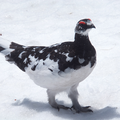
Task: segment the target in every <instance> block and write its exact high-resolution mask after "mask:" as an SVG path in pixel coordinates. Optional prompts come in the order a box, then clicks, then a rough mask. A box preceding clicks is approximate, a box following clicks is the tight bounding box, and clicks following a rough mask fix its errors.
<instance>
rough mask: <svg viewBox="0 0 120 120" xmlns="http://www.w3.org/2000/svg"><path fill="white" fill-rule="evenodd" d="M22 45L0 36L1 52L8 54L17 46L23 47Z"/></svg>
mask: <svg viewBox="0 0 120 120" xmlns="http://www.w3.org/2000/svg"><path fill="white" fill-rule="evenodd" d="M22 47H23V46H22V45H19V44H17V43H14V42H11V41H8V40H6V39H3V38H0V53H2V54H3V55H5V56H6V55H8V54H10V52H12V51H14V50H15V49H17V48H22Z"/></svg>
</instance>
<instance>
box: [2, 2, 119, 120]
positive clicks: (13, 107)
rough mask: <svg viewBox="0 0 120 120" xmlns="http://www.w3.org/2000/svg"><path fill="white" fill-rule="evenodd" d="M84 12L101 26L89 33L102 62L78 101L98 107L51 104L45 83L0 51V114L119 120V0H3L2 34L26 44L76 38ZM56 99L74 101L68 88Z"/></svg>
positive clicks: (23, 118)
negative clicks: (77, 109) (81, 110)
mask: <svg viewBox="0 0 120 120" xmlns="http://www.w3.org/2000/svg"><path fill="white" fill-rule="evenodd" d="M83 18H91V19H92V21H93V23H94V24H95V26H96V29H94V30H92V31H91V32H90V39H91V42H92V43H93V45H94V46H95V47H96V50H97V66H96V68H95V69H94V71H93V72H92V74H91V75H90V76H89V77H88V78H87V79H86V80H85V81H83V82H82V83H80V85H79V87H78V90H79V93H80V97H79V102H80V103H81V104H82V105H90V106H92V109H93V111H94V112H93V113H81V114H74V113H73V112H71V111H70V110H68V111H65V110H60V111H59V112H58V111H57V110H55V109H53V108H51V106H50V105H49V104H48V101H47V94H46V89H43V88H40V87H39V86H37V85H35V84H34V83H33V81H32V80H30V78H29V77H28V76H27V75H26V74H25V73H24V72H22V71H21V70H19V69H18V68H17V67H16V66H15V65H12V64H9V63H8V62H6V61H5V59H4V57H3V56H2V55H0V120H16V119H17V120H120V71H119V70H120V1H119V0H0V33H2V38H5V39H8V40H11V41H15V42H17V43H21V44H24V45H51V44H54V43H59V42H63V41H67V40H72V41H73V40H74V27H75V25H76V22H77V21H78V20H80V19H83ZM57 99H58V100H59V101H60V103H62V104H65V105H68V106H71V101H70V100H69V98H68V97H67V95H66V94H64V93H62V94H60V95H58V96H57Z"/></svg>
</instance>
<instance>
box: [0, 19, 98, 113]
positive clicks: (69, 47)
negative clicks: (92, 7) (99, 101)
mask: <svg viewBox="0 0 120 120" xmlns="http://www.w3.org/2000/svg"><path fill="white" fill-rule="evenodd" d="M92 28H95V26H94V25H93V24H92V21H91V20H90V19H82V20H80V21H78V22H77V25H76V27H75V40H74V42H63V43H60V44H54V45H51V46H48V47H47V46H24V45H20V44H17V43H14V42H9V41H6V40H4V39H1V38H0V52H1V53H2V54H4V55H5V58H6V60H7V61H9V62H10V63H14V64H15V65H17V66H18V67H19V68H20V69H21V70H22V71H24V72H26V73H27V74H28V75H29V77H30V78H31V79H32V80H33V81H34V82H35V83H36V84H37V85H39V86H41V87H43V88H47V94H48V100H49V103H50V105H51V106H52V107H53V108H56V109H58V110H59V109H61V108H62V109H69V107H65V106H64V105H59V104H58V103H56V101H55V96H56V94H58V93H60V92H63V91H66V92H67V93H68V97H69V98H70V99H71V100H72V107H71V109H74V110H75V111H76V112H77V113H80V112H90V111H92V110H90V109H89V106H88V107H82V106H81V105H80V104H79V102H78V95H79V94H78V91H77V87H78V84H79V83H80V82H81V81H83V80H84V79H85V78H86V77H87V76H88V75H89V74H90V73H91V72H92V70H93V69H94V67H95V64H96V51H95V48H94V47H93V45H92V44H91V42H90V40H89V37H88V32H89V31H90V30H91V29H92Z"/></svg>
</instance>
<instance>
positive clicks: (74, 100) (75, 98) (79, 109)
mask: <svg viewBox="0 0 120 120" xmlns="http://www.w3.org/2000/svg"><path fill="white" fill-rule="evenodd" d="M78 95H79V94H78V91H77V86H73V87H71V89H70V91H69V94H68V96H69V98H70V99H71V100H72V103H73V105H72V107H71V110H75V111H76V112H77V113H80V112H92V110H91V109H89V107H90V106H86V107H82V106H81V105H80V104H79V102H78Z"/></svg>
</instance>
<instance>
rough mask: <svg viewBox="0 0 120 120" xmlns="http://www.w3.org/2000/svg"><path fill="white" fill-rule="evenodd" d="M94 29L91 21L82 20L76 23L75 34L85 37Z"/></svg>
mask: <svg viewBox="0 0 120 120" xmlns="http://www.w3.org/2000/svg"><path fill="white" fill-rule="evenodd" d="M92 28H95V26H94V25H93V23H92V21H91V19H82V20H80V21H78V22H77V25H76V27H75V33H77V34H80V35H83V36H87V35H88V32H89V31H90V30H91V29H92Z"/></svg>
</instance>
